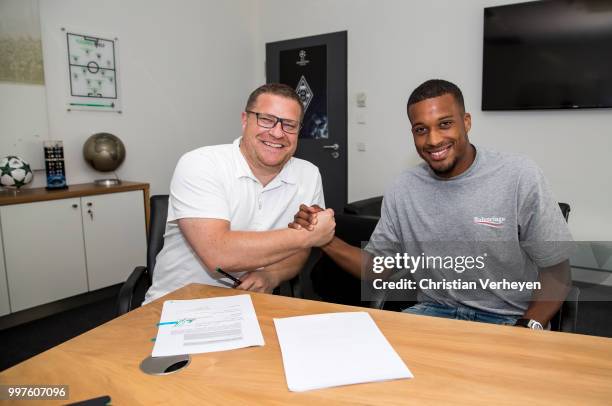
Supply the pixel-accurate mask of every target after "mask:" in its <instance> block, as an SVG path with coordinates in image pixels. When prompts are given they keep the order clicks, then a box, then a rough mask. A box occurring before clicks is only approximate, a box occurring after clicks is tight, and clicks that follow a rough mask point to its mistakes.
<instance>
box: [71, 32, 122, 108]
mask: <svg viewBox="0 0 612 406" xmlns="http://www.w3.org/2000/svg"><path fill="white" fill-rule="evenodd" d="M62 30H63V31H65V33H66V53H67V67H68V69H67V73H68V75H69V78H70V80H69V81H68V84H69V89H68V102H67V109H68V111H73V110H88V111H112V112H117V113H121V106H120V99H119V84H118V74H117V43H118V39H117V38H116V37H105V36H97V35H88V34H83V33H82V32H75V31H71V30H66V29H64V28H63V29H62Z"/></svg>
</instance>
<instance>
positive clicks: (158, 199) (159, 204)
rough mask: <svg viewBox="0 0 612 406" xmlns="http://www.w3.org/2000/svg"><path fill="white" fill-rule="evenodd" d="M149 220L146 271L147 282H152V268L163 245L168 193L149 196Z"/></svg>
mask: <svg viewBox="0 0 612 406" xmlns="http://www.w3.org/2000/svg"><path fill="white" fill-rule="evenodd" d="M150 202H151V221H150V224H149V240H148V243H147V271H148V275H149V284H151V283H152V282H153V269H155V259H156V257H157V254H159V251H161V249H162V248H163V247H164V233H165V231H166V219H167V218H168V195H155V196H151V200H150Z"/></svg>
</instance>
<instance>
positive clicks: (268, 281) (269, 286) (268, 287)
mask: <svg viewBox="0 0 612 406" xmlns="http://www.w3.org/2000/svg"><path fill="white" fill-rule="evenodd" d="M240 280H241V281H242V283H241V284H240V285H238V286H236V289H241V290H248V291H251V292H262V293H272V291H273V290H274V288H275V287H277V286H278V284H279V283H280V281H279V280H278V278H277V277H276V275H275V274H274V273H273V272H267V271H252V272H247V273H246V274H244V275H242V277H241V278H240Z"/></svg>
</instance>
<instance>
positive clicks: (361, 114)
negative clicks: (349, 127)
mask: <svg viewBox="0 0 612 406" xmlns="http://www.w3.org/2000/svg"><path fill="white" fill-rule="evenodd" d="M355 118H356V119H357V124H365V123H366V122H367V119H366V114H365V112H363V111H360V112H359V113H357V115H356V116H355Z"/></svg>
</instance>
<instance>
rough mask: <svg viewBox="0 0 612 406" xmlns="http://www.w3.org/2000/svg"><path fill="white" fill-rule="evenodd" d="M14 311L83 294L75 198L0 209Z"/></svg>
mask: <svg viewBox="0 0 612 406" xmlns="http://www.w3.org/2000/svg"><path fill="white" fill-rule="evenodd" d="M0 219H1V220H2V235H3V237H4V238H3V239H4V257H5V261H6V273H7V277H8V286H9V294H10V298H11V310H12V311H13V312H16V311H19V310H23V309H27V308H29V307H33V306H37V305H40V304H43V303H49V302H52V301H54V300H58V299H62V298H65V297H68V296H73V295H77V294H79V293H82V292H86V291H87V278H86V274H85V272H84V270H85V253H84V250H83V226H82V225H81V224H82V219H81V201H80V199H79V198H73V199H61V200H52V201H48V202H35V203H24V204H14V205H10V206H2V207H0Z"/></svg>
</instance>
